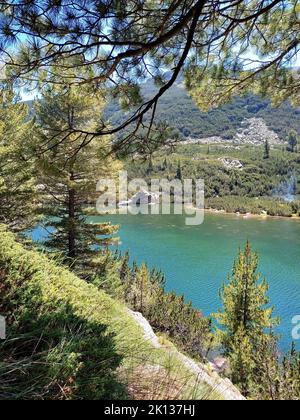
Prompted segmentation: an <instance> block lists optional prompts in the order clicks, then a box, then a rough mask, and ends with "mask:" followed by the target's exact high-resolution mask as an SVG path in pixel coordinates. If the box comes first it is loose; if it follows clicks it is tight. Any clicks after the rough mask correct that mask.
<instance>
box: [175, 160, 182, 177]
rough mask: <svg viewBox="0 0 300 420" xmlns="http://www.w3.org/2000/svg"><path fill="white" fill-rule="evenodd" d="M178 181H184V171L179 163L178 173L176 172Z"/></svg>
mask: <svg viewBox="0 0 300 420" xmlns="http://www.w3.org/2000/svg"><path fill="white" fill-rule="evenodd" d="M175 178H176V179H179V180H180V181H182V169H181V162H180V161H179V162H178V167H177V172H176V177H175Z"/></svg>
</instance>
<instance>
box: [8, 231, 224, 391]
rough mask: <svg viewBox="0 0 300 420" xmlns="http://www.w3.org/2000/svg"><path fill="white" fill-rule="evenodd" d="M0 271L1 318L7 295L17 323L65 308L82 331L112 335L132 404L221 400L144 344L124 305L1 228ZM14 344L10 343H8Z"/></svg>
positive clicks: (176, 361) (171, 357)
mask: <svg viewBox="0 0 300 420" xmlns="http://www.w3.org/2000/svg"><path fill="white" fill-rule="evenodd" d="M0 268H1V270H0V278H1V284H0V286H1V287H0V296H1V294H2V296H1V301H0V311H1V312H2V315H6V316H8V317H10V316H11V315H12V314H11V313H9V310H8V309H7V306H6V307H5V306H4V308H6V313H5V314H3V306H2V307H1V305H2V304H3V299H2V297H3V293H6V297H7V296H9V302H14V304H15V306H14V305H13V306H12V307H11V310H12V308H14V309H13V310H14V316H13V318H15V319H17V318H18V312H20V313H24V311H25V312H26V311H28V310H29V306H30V305H32V304H35V303H36V302H37V301H39V305H38V308H39V309H38V316H39V315H40V314H41V313H42V312H45V313H49V312H50V311H53V312H55V311H56V310H57V308H60V307H63V306H68V308H71V310H72V314H73V315H75V316H76V317H77V319H79V320H81V321H82V322H83V323H84V325H85V326H86V327H88V326H89V325H95V324H105V325H107V326H108V329H107V333H112V334H113V335H114V342H115V346H116V350H117V353H118V354H120V355H122V356H123V362H122V367H121V369H119V376H121V377H122V380H123V382H124V381H125V382H126V384H127V387H128V388H129V393H130V392H131V394H134V396H135V397H136V398H142V397H147V398H168V397H169V398H192V397H193V398H197V399H201V398H208V399H209V398H219V397H220V396H219V395H217V394H216V393H215V392H212V390H211V388H210V387H208V386H206V385H205V386H204V385H203V384H199V381H198V379H197V377H196V375H194V374H193V373H191V371H190V370H189V369H187V368H186V366H185V365H184V364H183V363H182V361H181V360H180V358H178V357H177V356H176V353H174V352H173V351H169V350H168V348H159V349H155V348H153V347H152V346H151V345H150V344H149V343H147V342H146V341H145V339H144V336H143V334H144V333H143V330H142V328H141V327H140V326H139V325H138V324H137V323H136V322H135V321H134V320H133V318H132V317H131V315H130V314H129V313H128V310H127V309H126V308H125V307H124V306H123V305H121V304H120V303H118V302H116V301H115V300H113V299H111V298H110V297H109V296H108V295H106V294H105V293H103V292H101V291H99V290H98V289H96V288H95V287H94V286H92V285H89V284H87V283H85V282H84V281H82V280H80V279H79V278H77V277H76V276H75V275H73V274H71V273H70V272H69V271H67V270H65V269H63V268H60V267H58V266H57V265H56V264H55V262H53V261H50V260H48V259H47V257H46V256H44V255H41V254H39V253H37V252H35V251H29V250H25V249H24V248H23V246H22V245H21V244H19V243H17V242H16V241H15V238H14V235H12V234H11V233H9V232H7V231H6V230H5V228H4V227H0ZM3 273H5V274H3ZM3 290H4V292H3ZM16 302H17V304H16ZM9 319H11V318H9ZM66 322H67V321H66ZM8 331H10V325H8ZM16 338H17V337H12V336H10V337H9V339H10V340H12V339H16ZM0 368H1V362H0ZM143 378H144V379H143ZM0 387H1V369H0Z"/></svg>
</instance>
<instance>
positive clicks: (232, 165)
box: [218, 158, 244, 170]
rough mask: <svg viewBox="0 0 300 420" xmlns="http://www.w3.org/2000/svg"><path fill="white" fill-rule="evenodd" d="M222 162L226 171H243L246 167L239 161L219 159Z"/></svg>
mask: <svg viewBox="0 0 300 420" xmlns="http://www.w3.org/2000/svg"><path fill="white" fill-rule="evenodd" d="M218 160H219V161H220V162H222V163H223V165H224V166H225V168H226V169H239V170H241V169H243V167H244V165H243V164H242V162H240V161H239V160H237V159H229V158H219V159H218Z"/></svg>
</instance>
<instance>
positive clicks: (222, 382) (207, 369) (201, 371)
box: [128, 309, 245, 401]
mask: <svg viewBox="0 0 300 420" xmlns="http://www.w3.org/2000/svg"><path fill="white" fill-rule="evenodd" d="M128 311H129V313H130V314H131V316H132V317H133V318H134V319H135V320H136V322H137V323H138V324H139V325H140V327H141V328H142V329H143V330H144V337H145V339H146V340H147V341H148V342H149V343H151V344H152V346H153V347H155V348H157V349H159V348H160V347H163V345H162V344H160V342H159V339H158V337H157V336H156V334H155V333H154V331H153V329H152V327H151V325H150V324H149V322H148V321H147V319H146V318H144V317H143V315H142V314H140V313H139V312H133V311H132V310H130V309H128ZM170 356H173V357H176V358H177V359H178V360H180V361H181V362H182V363H183V364H184V365H185V366H186V368H188V369H189V370H190V371H192V372H193V373H194V374H196V375H197V378H198V380H200V381H202V382H204V383H206V384H207V385H209V386H210V387H211V388H212V389H213V390H215V391H217V392H218V393H219V394H220V395H222V396H223V398H224V399H225V400H231V401H232V400H234V401H243V400H245V397H243V395H242V394H241V393H240V392H239V390H238V389H237V388H236V387H235V386H234V385H233V384H232V382H231V381H230V380H229V379H223V378H221V377H220V376H219V375H218V373H217V372H216V369H215V368H214V367H213V366H211V365H208V366H206V365H204V364H202V363H198V362H196V361H194V360H193V359H191V358H189V357H187V356H185V355H184V354H182V353H180V352H179V351H178V350H176V349H170Z"/></svg>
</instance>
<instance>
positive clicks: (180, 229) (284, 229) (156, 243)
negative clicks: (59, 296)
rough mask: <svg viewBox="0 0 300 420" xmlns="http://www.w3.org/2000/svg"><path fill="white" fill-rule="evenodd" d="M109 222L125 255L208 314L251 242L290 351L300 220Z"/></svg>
mask: <svg viewBox="0 0 300 420" xmlns="http://www.w3.org/2000/svg"><path fill="white" fill-rule="evenodd" d="M108 219H109V220H111V221H112V222H113V223H115V224H120V225H121V228H120V232H119V236H120V240H121V244H120V249H121V250H122V251H125V250H129V251H130V255H131V258H132V259H134V260H136V261H137V262H139V263H141V262H142V261H145V262H146V263H147V264H148V266H149V267H157V268H159V269H161V270H163V272H164V273H165V274H166V279H167V288H168V290H174V291H176V292H177V293H183V294H184V295H185V297H186V299H187V300H191V301H192V302H193V305H194V306H195V307H197V308H199V309H201V310H202V312H203V313H204V314H205V315H209V314H210V313H212V312H215V311H217V310H218V308H220V300H219V289H220V286H221V284H222V282H223V281H225V280H226V278H227V273H229V272H230V270H231V268H232V264H233V260H234V258H235V256H236V254H237V250H238V248H239V247H240V246H243V245H244V244H245V242H246V240H247V239H249V240H250V241H251V243H252V245H253V247H254V248H255V250H257V251H258V252H259V255H260V272H261V273H262V274H263V276H265V277H266V278H267V280H268V282H269V284H270V292H269V295H270V298H271V303H272V305H274V306H275V308H276V311H275V313H276V315H279V316H280V317H281V326H280V328H279V329H278V332H279V333H280V334H281V335H282V338H281V348H282V350H288V349H289V347H290V345H291V342H292V328H293V325H292V318H293V317H294V316H295V315H300V264H299V257H300V221H298V220H289V219H258V218H257V219H244V218H243V217H238V216H227V215H214V214H207V215H206V216H205V222H204V224H203V225H201V226H196V227H189V226H186V225H185V219H184V217H182V216H150V215H148V216H145V215H139V216H110V217H109V218H108V217H103V218H100V220H103V221H104V220H108ZM98 220H99V218H97V221H98ZM41 235H42V232H41V230H40V229H37V230H36V231H35V232H34V238H35V239H40V238H41ZM297 346H298V347H299V348H300V342H298V343H297Z"/></svg>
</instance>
